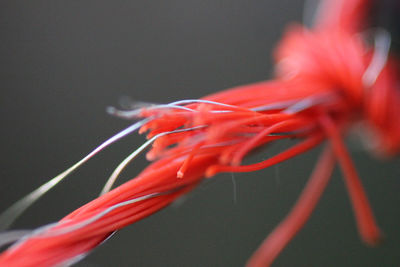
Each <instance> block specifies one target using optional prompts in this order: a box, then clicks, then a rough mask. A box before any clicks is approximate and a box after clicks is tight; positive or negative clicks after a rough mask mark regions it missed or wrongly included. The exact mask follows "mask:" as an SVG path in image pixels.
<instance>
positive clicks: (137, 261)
mask: <svg viewBox="0 0 400 267" xmlns="http://www.w3.org/2000/svg"><path fill="white" fill-rule="evenodd" d="M302 6H303V2H302V1H292V0H269V1H238V0H201V1H200V0H169V1H162V0H147V1H122V0H115V1H103V0H97V1H86V0H84V1H1V2H0V36H1V41H0V86H1V91H0V92H1V97H0V121H1V125H2V131H1V139H0V146H1V150H2V153H1V157H0V160H1V161H0V164H1V165H0V166H1V170H0V174H1V181H2V186H1V187H0V208H1V210H4V209H5V208H7V207H8V206H9V205H11V204H12V203H13V202H14V201H16V200H17V199H19V198H20V197H22V196H23V195H25V194H26V193H28V192H30V191H31V190H33V189H34V188H37V187H38V186H39V185H41V184H42V183H44V182H45V181H47V180H48V179H49V178H51V177H53V176H54V175H56V174H58V173H59V172H61V171H63V170H64V169H66V168H67V167H69V166H71V165H72V164H73V163H74V162H76V161H77V160H78V159H80V158H81V157H82V156H84V155H85V153H87V152H89V151H90V150H91V149H93V148H94V147H96V146H97V145H98V144H100V143H101V142H102V141H104V140H105V139H107V138H108V137H110V136H111V135H112V134H113V133H116V132H117V131H118V130H120V129H122V128H124V127H126V126H127V125H129V123H130V122H129V121H123V120H121V119H118V118H113V117H111V116H109V115H107V114H106V113H105V108H106V107H107V106H109V105H115V106H118V103H119V100H120V99H121V97H126V96H129V97H131V98H132V99H135V100H143V101H152V102H160V103H164V102H168V101H172V100H178V99H185V98H198V97H201V96H203V95H205V94H208V93H212V92H215V91H217V90H221V89H224V88H229V87H232V86H235V85H240V84H246V83H251V82H255V81H260V80H265V79H267V78H269V77H271V73H272V69H271V66H272V60H271V52H272V49H273V47H274V45H275V44H276V42H277V41H278V40H279V38H280V37H281V36H282V33H283V30H284V28H285V26H286V25H287V24H288V23H289V22H293V21H297V22H300V21H301V18H302ZM143 141H144V138H143V136H138V135H136V134H134V135H132V136H130V137H128V138H126V139H125V140H123V141H121V142H118V143H117V144H115V145H113V146H112V147H110V148H109V149H107V150H106V151H104V152H103V153H101V154H100V155H99V156H97V157H96V158H94V159H93V160H91V161H90V162H89V163H88V164H87V165H85V166H84V167H82V168H81V169H79V171H77V172H75V173H74V174H73V175H71V176H70V177H69V178H68V179H67V180H66V181H65V182H63V183H62V184H60V185H59V186H57V187H56V188H55V189H54V190H53V191H51V192H50V193H48V194H47V195H46V196H45V197H43V199H41V200H40V201H39V202H38V203H36V204H35V205H34V206H33V207H32V208H31V209H29V210H28V211H27V212H26V213H25V214H24V215H23V216H22V217H21V218H20V219H19V220H18V221H17V223H16V224H15V228H34V227H38V226H40V225H43V224H47V223H49V222H53V221H56V220H58V219H60V218H61V217H63V216H64V215H66V214H67V213H69V212H71V211H72V210H74V209H75V208H77V207H79V206H80V205H82V204H84V203H86V202H87V201H89V200H91V199H93V198H94V197H96V196H97V195H98V193H99V192H100V190H101V188H102V186H103V184H104V183H105V181H106V179H107V177H108V176H109V175H110V173H111V172H112V170H113V168H115V167H116V165H117V164H118V163H119V162H120V161H121V160H122V159H123V158H124V157H125V156H126V155H127V154H128V153H129V152H131V151H132V150H133V149H135V148H136V147H138V146H139V145H140V144H141V143H143ZM351 146H352V147H353V148H354V149H353V151H352V154H353V156H354V160H355V162H356V164H357V167H358V170H359V172H360V175H361V176H362V178H363V183H364V184H365V186H366V189H367V191H368V195H369V197H370V200H371V203H372V206H373V208H374V211H375V214H376V216H377V218H378V222H379V225H380V226H381V227H382V229H383V231H384V233H385V236H386V241H385V243H384V244H382V245H381V246H380V247H379V248H375V249H372V248H368V247H366V246H365V245H363V244H362V243H361V241H360V240H359V238H358V235H357V231H356V228H355V224H354V220H353V215H352V211H351V207H350V205H349V200H348V197H347V194H346V191H345V189H344V186H343V182H342V179H341V176H340V173H339V172H338V171H336V172H335V175H334V177H333V179H332V181H331V183H330V185H329V187H328V189H327V191H326V193H325V194H324V196H323V198H322V201H321V203H320V204H319V205H318V207H317V210H316V212H315V213H314V214H313V216H312V217H311V219H310V221H309V222H308V223H307V224H306V226H305V228H304V229H303V230H302V231H301V232H300V233H299V234H298V235H297V236H296V237H295V239H294V240H293V242H291V243H290V245H289V246H288V247H287V248H286V249H285V250H284V252H283V253H282V254H281V256H280V257H279V258H278V260H277V261H276V263H275V266H400V254H399V253H398V248H400V228H399V224H400V211H399V209H398V205H399V203H400V194H399V193H398V191H399V189H400V179H399V178H400V177H399V174H400V167H399V160H398V159H392V160H388V161H379V160H377V159H374V158H373V157H370V156H369V155H368V154H367V153H366V152H365V151H363V150H362V148H361V146H359V145H351ZM278 148H279V147H278ZM317 152H318V151H313V152H311V153H307V154H306V155H303V156H301V157H298V158H296V159H293V160H291V161H290V162H287V163H283V164H280V165H279V166H278V167H276V168H275V167H273V168H270V169H267V170H263V171H259V172H256V173H248V174H237V175H235V176H234V179H235V181H236V191H235V190H234V186H233V182H232V177H231V175H229V174H223V175H218V176H217V177H215V179H212V180H209V181H207V182H206V183H204V184H203V185H202V186H200V187H199V188H198V189H197V190H196V191H195V192H194V193H193V194H191V195H190V196H189V197H188V198H186V199H185V201H183V203H181V204H179V205H175V206H172V207H169V208H167V209H165V210H163V211H161V212H159V213H157V214H155V215H153V216H152V217H150V218H148V219H145V220H144V221H141V222H139V223H136V224H135V225H132V226H129V227H127V228H125V229H124V230H122V231H120V232H119V233H117V234H116V235H115V236H114V237H113V238H111V239H110V240H109V241H108V242H107V243H105V244H104V245H102V246H101V247H99V248H98V249H96V250H95V251H94V252H93V253H92V254H90V255H89V256H88V257H87V258H86V259H85V260H83V261H82V262H80V263H79V264H77V266H243V265H244V263H245V261H246V260H247V259H248V258H249V257H250V255H251V254H252V252H253V251H254V250H255V249H256V248H257V247H258V245H259V244H260V242H261V241H262V240H263V239H264V238H265V237H266V236H267V234H268V233H270V232H271V230H272V229H273V228H274V226H276V225H277V223H278V222H279V221H280V220H281V219H283V217H284V216H285V214H286V213H287V212H288V211H289V209H290V207H291V206H292V204H293V203H294V202H295V201H296V198H297V197H298V194H299V193H300V191H301V189H302V188H303V186H304V183H305V181H306V180H307V178H308V175H309V173H310V172H311V169H312V168H313V164H314V162H315V159H316V156H317ZM271 153H272V152H271V151H269V150H265V151H264V152H263V153H261V154H260V155H259V156H258V160H261V159H263V158H266V157H268V156H269V155H271ZM145 164H146V161H145V159H143V157H141V158H140V159H139V160H137V161H135V162H134V163H133V164H132V165H131V166H130V167H129V168H128V169H127V171H126V172H124V173H123V175H122V179H121V180H120V183H121V182H123V181H126V180H128V179H130V178H132V177H134V176H135V175H136V174H137V173H138V172H139V171H140V170H141V169H142V168H143V167H144V166H145Z"/></svg>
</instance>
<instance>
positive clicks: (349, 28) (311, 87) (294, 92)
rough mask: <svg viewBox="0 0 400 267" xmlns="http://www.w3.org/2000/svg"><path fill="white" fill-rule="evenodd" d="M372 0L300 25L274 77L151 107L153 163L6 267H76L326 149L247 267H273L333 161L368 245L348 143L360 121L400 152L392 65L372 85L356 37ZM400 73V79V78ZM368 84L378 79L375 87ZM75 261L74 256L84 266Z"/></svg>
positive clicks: (368, 222)
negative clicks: (136, 229) (202, 193)
mask: <svg viewBox="0 0 400 267" xmlns="http://www.w3.org/2000/svg"><path fill="white" fill-rule="evenodd" d="M369 7H370V6H369V1H367V0H351V1H344V0H343V1H333V0H332V1H326V3H325V8H324V9H323V10H322V13H321V14H322V15H321V16H320V17H319V19H318V20H317V25H316V27H315V29H313V30H309V29H306V28H303V27H301V26H293V27H291V28H290V29H289V31H288V32H287V33H286V34H285V36H284V38H283V40H282V42H281V43H280V45H279V46H278V49H277V51H276V54H275V56H276V62H277V77H276V78H275V79H274V80H272V81H267V82H261V83H256V84H251V85H246V86H241V87H237V88H233V89H230V90H226V91H222V92H220V93H216V94H213V95H210V96H207V97H205V98H203V99H201V100H197V101H196V100H192V101H187V103H186V102H182V103H178V102H176V103H175V104H173V105H172V104H171V105H166V106H165V107H162V108H161V107H160V108H157V107H156V108H152V107H150V108H144V109H142V110H141V111H140V113H139V116H140V117H143V118H148V119H149V121H148V122H147V123H146V124H144V125H143V126H142V128H141V129H140V132H145V131H149V133H148V138H154V137H156V138H155V142H154V144H153V146H152V149H151V150H150V151H149V152H148V154H147V157H148V159H150V160H154V162H153V163H152V164H150V165H149V166H148V167H147V168H146V169H145V170H144V171H143V172H142V173H140V174H139V175H138V176H137V177H136V178H135V179H132V180H130V181H129V182H127V183H125V184H123V185H121V186H119V187H117V188H116V189H114V190H112V191H110V192H109V193H107V194H104V195H102V196H101V197H99V198H97V199H95V200H93V201H91V202H89V203H88V204H86V205H84V206H83V207H81V208H79V209H77V210H76V211H74V212H72V213H71V214H69V215H67V216H66V217H65V218H63V219H62V220H61V221H59V222H58V223H56V224H54V225H50V226H48V227H46V228H43V229H39V230H38V231H36V232H34V233H32V234H31V235H28V236H27V237H26V238H24V239H22V240H20V241H19V242H18V243H17V244H14V245H13V246H12V247H10V248H9V249H8V250H6V251H5V252H3V253H2V254H1V255H0V265H1V266H54V265H57V264H60V263H68V262H72V261H73V260H74V259H78V258H79V256H83V255H84V254H85V253H88V252H89V251H90V250H91V249H93V248H94V247H96V246H98V245H99V244H100V243H101V242H103V241H104V240H105V239H107V238H108V237H109V236H110V235H111V234H112V233H113V232H114V231H116V230H119V229H121V228H123V227H125V226H127V225H129V224H132V223H134V222H136V221H138V220H140V219H142V218H145V217H147V216H149V215H151V214H153V213H154V212H156V211H158V210H160V209H161V208H163V207H165V206H167V205H168V204H170V203H171V202H173V201H174V200H175V199H176V198H178V197H179V196H181V195H183V194H185V193H187V192H189V191H190V190H192V189H193V188H194V187H195V186H196V185H198V184H199V183H200V182H201V181H202V179H203V177H211V176H213V175H215V174H217V173H219V172H249V171H255V170H259V169H263V168H267V167H269V166H271V165H274V164H277V163H279V162H282V161H285V160H288V159H290V158H292V157H295V156H296V155H299V154H301V153H303V152H305V151H307V150H309V149H312V148H314V147H316V146H318V145H319V144H321V143H322V142H323V141H325V140H327V141H328V144H327V146H326V148H325V150H324V152H323V154H322V155H321V157H320V159H319V161H318V163H317V165H316V168H315V170H314V172H313V174H312V176H311V178H310V180H309V182H308V184H307V185H306V187H305V189H304V191H303V192H302V194H301V196H300V198H299V200H298V202H297V203H296V205H295V206H294V208H293V209H292V211H291V212H290V213H289V215H288V216H287V217H286V219H285V220H284V221H283V222H282V223H281V224H280V225H279V226H278V227H277V228H276V229H275V230H274V231H273V233H272V234H271V235H270V236H269V237H268V238H267V239H266V240H265V241H264V243H263V244H262V245H261V246H260V248H259V249H258V250H257V251H256V253H255V254H254V255H253V257H252V258H251V259H250V260H249V262H248V266H249V267H258V266H268V265H270V264H271V263H272V261H273V260H274V259H275V258H276V257H277V255H278V254H279V252H280V251H281V250H282V249H283V248H284V246H285V245H286V244H287V243H288V242H289V241H290V239H291V238H293V236H294V235H295V234H296V233H297V231H299V229H300V228H301V227H302V226H303V225H304V223H305V222H306V220H307V219H308V217H309V216H310V214H311V212H312V211H313V209H314V208H315V206H316V204H317V202H318V200H319V198H320V196H321V195H322V193H323V191H324V189H325V187H326V185H327V183H328V181H329V178H330V175H331V172H332V170H333V167H334V164H335V162H337V163H338V164H339V166H340V167H341V169H342V172H343V175H344V179H345V183H346V186H347V189H348V192H349V196H350V199H351V202H352V205H353V209H354V213H355V218H356V221H357V226H358V229H359V233H360V235H361V237H362V239H363V240H364V241H365V242H366V243H368V244H371V245H375V244H377V243H378V242H379V240H380V231H379V229H378V227H377V225H376V223H375V219H374V216H373V213H372V211H371V208H370V205H369V203H368V200H367V197H366V194H365V192H364V190H363V187H362V184H361V182H360V179H359V177H358V175H357V172H356V170H355V168H354V166H353V163H352V161H351V158H350V156H349V154H348V152H347V150H346V148H345V146H344V144H343V141H342V136H343V135H344V134H345V133H346V131H347V130H348V129H349V127H350V126H351V125H352V124H354V122H356V121H360V120H364V121H366V122H367V123H368V125H369V126H370V128H371V129H373V131H374V132H375V133H376V134H377V136H378V137H379V139H378V140H379V141H380V143H379V149H380V150H381V151H382V152H385V153H387V154H392V153H395V152H398V151H399V145H400V118H399V116H398V114H400V95H399V94H400V91H399V90H398V86H399V80H398V78H397V77H396V75H395V74H396V71H397V70H396V69H395V65H394V63H393V62H394V59H393V58H391V57H389V59H388V60H387V61H385V62H384V63H385V64H384V65H383V66H382V68H381V69H379V71H378V72H375V73H372V74H375V76H373V75H372V76H370V77H366V73H367V72H368V68H369V67H370V66H371V62H372V60H373V57H374V53H375V51H374V47H373V46H371V45H370V44H368V43H367V42H366V41H365V40H364V39H363V38H362V35H360V34H359V33H360V32H361V31H363V30H364V29H365V27H366V25H364V22H365V21H366V19H365V17H366V15H367V11H368V8H369ZM397 73H398V72H397ZM371 77H372V78H371ZM282 139H296V140H298V142H297V143H296V144H295V145H293V146H292V147H290V148H289V149H287V150H285V151H283V152H281V153H279V154H277V155H275V156H273V157H271V158H268V159H267V160H265V161H262V162H259V163H254V164H250V165H242V164H241V162H242V159H243V158H244V157H245V156H246V155H248V154H249V153H250V152H251V151H253V150H254V149H256V148H258V147H260V146H264V145H266V144H269V143H271V142H274V141H276V140H282ZM77 257H78V258H77Z"/></svg>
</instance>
